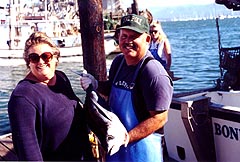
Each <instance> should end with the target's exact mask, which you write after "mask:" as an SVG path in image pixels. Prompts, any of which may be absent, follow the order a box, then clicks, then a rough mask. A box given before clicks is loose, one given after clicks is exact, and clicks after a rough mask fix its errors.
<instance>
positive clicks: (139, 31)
mask: <svg viewBox="0 0 240 162" xmlns="http://www.w3.org/2000/svg"><path fill="white" fill-rule="evenodd" d="M119 29H129V30H133V31H135V32H137V33H141V34H143V33H145V31H142V30H140V29H138V28H135V27H131V26H123V27H120V28H119Z"/></svg>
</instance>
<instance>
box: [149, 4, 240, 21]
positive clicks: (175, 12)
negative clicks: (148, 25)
mask: <svg viewBox="0 0 240 162" xmlns="http://www.w3.org/2000/svg"><path fill="white" fill-rule="evenodd" d="M150 11H151V12H152V14H153V16H154V18H155V19H158V20H161V21H171V20H186V19H201V18H207V19H208V18H215V17H218V16H234V15H235V16H236V15H237V16H240V11H232V10H229V9H227V8H226V7H225V6H223V5H218V4H210V5H188V6H178V7H155V8H151V10H150Z"/></svg>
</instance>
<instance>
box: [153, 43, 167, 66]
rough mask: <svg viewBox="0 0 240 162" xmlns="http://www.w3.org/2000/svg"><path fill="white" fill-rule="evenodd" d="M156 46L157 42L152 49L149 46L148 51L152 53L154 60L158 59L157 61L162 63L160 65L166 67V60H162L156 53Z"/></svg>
mask: <svg viewBox="0 0 240 162" xmlns="http://www.w3.org/2000/svg"><path fill="white" fill-rule="evenodd" d="M158 46H159V44H158V45H157V47H156V48H154V49H150V48H149V51H150V52H151V54H152V55H153V57H154V58H155V59H156V60H158V61H159V62H160V63H161V64H162V66H163V67H164V68H166V65H167V62H166V61H165V60H163V59H162V58H161V57H160V56H159V55H158Z"/></svg>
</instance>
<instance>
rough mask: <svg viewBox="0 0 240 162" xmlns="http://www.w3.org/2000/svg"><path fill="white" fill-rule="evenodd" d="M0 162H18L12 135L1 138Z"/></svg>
mask: <svg viewBox="0 0 240 162" xmlns="http://www.w3.org/2000/svg"><path fill="white" fill-rule="evenodd" d="M0 161H17V156H16V153H15V151H14V149H13V143H12V135H11V133H10V134H6V135H4V136H0Z"/></svg>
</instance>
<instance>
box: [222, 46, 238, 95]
mask: <svg viewBox="0 0 240 162" xmlns="http://www.w3.org/2000/svg"><path fill="white" fill-rule="evenodd" d="M219 55H220V64H219V67H220V70H221V78H220V79H218V85H219V89H220V90H230V89H233V90H239V89H240V75H239V72H240V47H230V48H222V47H221V48H220V49H219Z"/></svg>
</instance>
